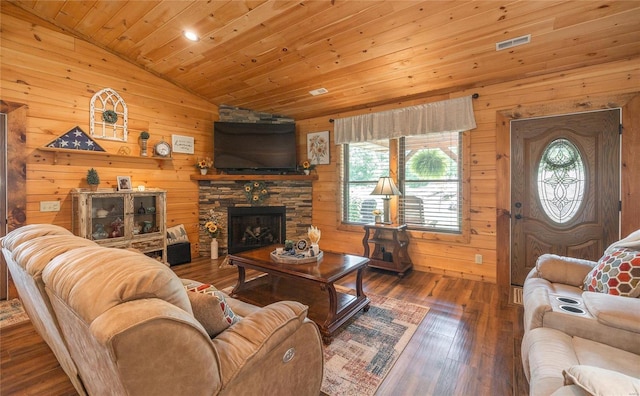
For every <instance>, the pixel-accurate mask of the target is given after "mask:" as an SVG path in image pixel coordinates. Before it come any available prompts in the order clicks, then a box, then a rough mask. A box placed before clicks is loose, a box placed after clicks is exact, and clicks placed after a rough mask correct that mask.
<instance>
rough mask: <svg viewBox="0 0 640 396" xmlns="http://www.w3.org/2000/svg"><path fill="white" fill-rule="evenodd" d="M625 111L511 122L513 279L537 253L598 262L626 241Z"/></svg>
mask: <svg viewBox="0 0 640 396" xmlns="http://www.w3.org/2000/svg"><path fill="white" fill-rule="evenodd" d="M619 125H620V110H619V109H615V110H607V111H598V112H592V113H583V114H574V115H567V116H557V117H548V118H539V119H530V120H517V121H512V123H511V283H512V284H513V285H522V284H523V283H524V279H525V277H526V275H527V274H528V273H529V271H530V270H531V268H533V267H534V266H535V263H536V260H537V259H538V256H540V255H541V254H544V253H555V254H559V255H563V256H570V257H577V258H584V259H589V260H598V259H599V258H600V257H601V256H602V253H603V251H604V249H605V248H606V247H607V246H608V245H609V244H611V243H613V242H615V241H616V240H618V239H619V210H620V206H619V202H620V135H619Z"/></svg>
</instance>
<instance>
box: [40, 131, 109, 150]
mask: <svg viewBox="0 0 640 396" xmlns="http://www.w3.org/2000/svg"><path fill="white" fill-rule="evenodd" d="M47 147H53V148H63V149H69V150H85V151H104V149H103V148H102V147H100V145H99V144H98V143H96V142H95V140H93V139H91V138H90V137H89V135H87V134H86V133H85V131H83V130H82V129H80V127H79V126H76V127H75V128H73V129H71V130H70V131H68V132H67V133H65V134H64V135H62V136H60V137H57V138H56V139H55V140H53V141H52V142H51V143H49V144H47Z"/></svg>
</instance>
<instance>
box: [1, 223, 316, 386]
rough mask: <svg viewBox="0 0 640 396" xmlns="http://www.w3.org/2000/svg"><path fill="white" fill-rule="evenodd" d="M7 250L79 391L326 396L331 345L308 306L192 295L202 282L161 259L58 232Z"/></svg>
mask: <svg viewBox="0 0 640 396" xmlns="http://www.w3.org/2000/svg"><path fill="white" fill-rule="evenodd" d="M0 242H1V245H2V251H3V254H4V256H5V258H6V259H7V262H8V265H9V269H10V271H11V275H12V278H13V279H14V282H15V284H16V288H17V290H18V293H19V294H20V297H21V300H22V302H23V305H24V307H25V310H26V311H27V313H28V315H29V317H30V318H31V319H32V322H33V324H34V326H35V327H36V329H37V330H38V332H39V333H40V334H41V335H42V336H43V338H44V339H45V341H46V342H47V343H48V344H49V345H50V346H51V349H52V350H53V352H54V353H55V355H56V357H57V358H58V360H59V362H60V364H61V366H62V367H63V369H64V370H65V372H66V373H67V374H68V375H69V378H70V379H71V381H72V383H73V384H74V386H75V387H76V389H77V391H78V392H79V393H80V394H89V395H105V394H110V395H177V394H189V395H217V394H220V395H245V394H246V395H256V394H283V395H285V394H291V395H294V394H295V395H318V394H319V392H320V385H321V381H322V375H323V364H324V363H323V356H322V341H321V337H320V333H319V331H318V329H317V326H316V325H315V324H314V323H313V322H311V321H310V320H308V319H307V318H306V313H307V307H306V306H304V305H302V304H300V303H297V302H293V301H283V302H278V303H275V304H272V305H269V306H267V307H264V308H258V307H255V306H253V305H249V304H246V303H242V302H240V301H237V300H235V299H232V298H230V297H228V296H226V295H224V294H222V293H221V292H218V291H214V292H211V293H212V294H209V295H204V294H201V293H198V292H194V291H187V289H186V288H185V286H184V284H185V283H192V282H184V281H183V280H181V279H179V278H178V277H177V276H176V275H175V274H174V273H173V271H172V270H171V269H170V268H168V267H167V266H165V265H163V264H162V263H159V262H157V261H156V260H153V259H151V258H148V257H146V256H145V255H143V254H140V253H137V252H133V251H128V250H122V249H112V248H105V247H100V246H98V245H96V244H94V243H93V242H91V241H88V240H85V239H82V238H78V237H75V236H73V235H71V234H70V233H69V232H68V231H66V230H65V229H62V228H60V227H57V226H52V225H30V226H26V227H23V228H21V229H18V230H15V231H13V232H11V233H9V234H8V235H7V236H6V237H4V238H3V239H2V240H1V241H0ZM206 290H209V291H211V290H212V288H208V289H206ZM221 307H223V309H222V310H221ZM218 319H221V320H222V321H220V320H218ZM216 320H218V322H216ZM225 320H226V321H227V322H225ZM212 322H213V324H212ZM212 326H213V327H212ZM210 334H213V335H214V336H213V337H211V336H210Z"/></svg>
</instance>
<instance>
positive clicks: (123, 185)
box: [117, 176, 131, 191]
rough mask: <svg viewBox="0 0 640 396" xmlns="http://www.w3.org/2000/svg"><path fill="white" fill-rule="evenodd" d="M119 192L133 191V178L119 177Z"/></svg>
mask: <svg viewBox="0 0 640 396" xmlns="http://www.w3.org/2000/svg"><path fill="white" fill-rule="evenodd" d="M117 179H118V191H131V177H129V176H118V177H117Z"/></svg>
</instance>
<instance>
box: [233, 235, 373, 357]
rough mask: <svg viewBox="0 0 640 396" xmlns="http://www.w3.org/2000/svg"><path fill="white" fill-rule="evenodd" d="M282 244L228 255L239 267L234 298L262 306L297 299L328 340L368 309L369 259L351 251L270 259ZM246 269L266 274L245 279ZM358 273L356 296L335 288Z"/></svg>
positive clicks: (326, 341) (324, 338)
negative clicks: (295, 260)
mask: <svg viewBox="0 0 640 396" xmlns="http://www.w3.org/2000/svg"><path fill="white" fill-rule="evenodd" d="M278 247H282V246H276V245H270V246H264V247H262V248H259V249H254V250H248V251H244V252H240V253H235V254H231V255H229V256H228V258H229V264H231V265H235V266H236V267H238V283H237V284H236V286H235V288H234V289H233V291H232V293H231V295H232V297H235V298H238V299H240V300H243V301H246V302H248V303H252V304H255V305H259V306H265V305H268V304H271V303H273V302H276V301H283V300H294V301H299V302H301V303H303V304H305V305H308V306H309V313H308V317H309V319H311V320H313V321H314V322H316V324H317V325H318V327H319V328H320V332H321V333H322V338H323V340H324V342H325V343H327V344H328V343H330V342H331V337H332V336H333V334H334V333H335V332H336V330H337V329H338V328H339V327H340V326H341V325H342V324H344V323H345V322H346V321H347V320H348V319H349V318H351V317H352V316H354V315H355V314H356V313H357V312H358V311H359V310H360V309H364V311H365V312H366V311H367V310H368V309H369V298H368V297H367V296H366V295H365V294H364V290H363V288H362V277H363V271H364V269H365V268H366V266H367V262H368V261H369V259H367V258H365V257H359V256H353V255H349V254H338V253H331V252H324V257H323V259H322V260H321V261H319V262H316V263H308V264H283V263H277V262H274V261H273V260H271V252H273V251H274V250H275V249H276V248H278ZM246 269H253V270H256V271H260V272H264V273H265V274H266V275H265V276H261V277H258V278H255V279H252V280H250V281H246ZM354 272H355V273H356V290H355V296H354V295H351V294H346V293H341V292H338V291H336V287H335V285H334V283H335V282H336V281H338V280H340V279H342V278H344V277H345V276H347V275H349V274H352V273H354Z"/></svg>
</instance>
